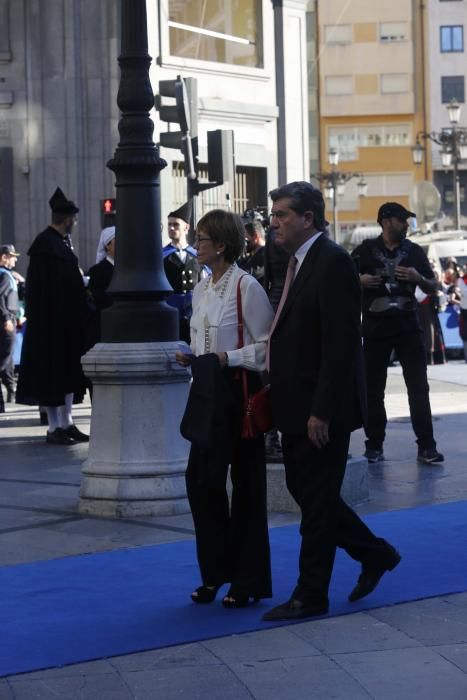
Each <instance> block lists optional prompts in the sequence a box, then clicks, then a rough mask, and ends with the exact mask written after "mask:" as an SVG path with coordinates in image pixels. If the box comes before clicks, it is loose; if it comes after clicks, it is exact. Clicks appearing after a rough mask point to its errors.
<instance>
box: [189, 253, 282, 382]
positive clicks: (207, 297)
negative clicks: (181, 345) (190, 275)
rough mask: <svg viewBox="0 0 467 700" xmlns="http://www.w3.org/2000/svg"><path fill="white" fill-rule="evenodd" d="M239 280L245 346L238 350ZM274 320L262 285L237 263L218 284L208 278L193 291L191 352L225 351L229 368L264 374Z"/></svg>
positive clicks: (198, 353) (202, 353) (199, 353)
mask: <svg viewBox="0 0 467 700" xmlns="http://www.w3.org/2000/svg"><path fill="white" fill-rule="evenodd" d="M240 277H242V281H241V286H240V290H241V295H242V312H243V342H244V347H242V348H239V349H236V348H237V345H238V320H237V284H238V280H239V278H240ZM273 317H274V312H273V310H272V307H271V304H270V303H269V299H268V297H267V295H266V292H265V291H264V289H263V288H262V286H261V285H260V284H259V282H257V281H256V280H255V278H254V277H252V276H251V275H249V274H246V273H245V272H244V271H243V270H240V268H239V267H237V265H236V264H234V265H232V267H230V268H229V269H228V270H227V271H226V272H225V273H224V275H223V276H222V277H221V278H220V280H219V281H218V282H216V284H213V283H212V278H211V276H209V277H208V278H206V279H204V280H201V281H200V282H198V284H197V285H196V287H195V288H194V290H193V314H192V316H191V320H190V327H191V349H192V350H193V352H194V354H195V355H204V354H205V353H207V352H226V353H227V355H228V358H229V367H244V368H245V369H251V370H256V371H259V372H261V371H263V370H264V369H265V366H266V344H267V340H268V333H269V328H270V326H271V323H272V319H273Z"/></svg>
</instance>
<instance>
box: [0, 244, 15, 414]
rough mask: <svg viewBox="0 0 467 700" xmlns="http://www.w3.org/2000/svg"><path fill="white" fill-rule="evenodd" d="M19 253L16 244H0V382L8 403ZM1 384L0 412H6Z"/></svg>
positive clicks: (12, 389)
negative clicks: (14, 272)
mask: <svg viewBox="0 0 467 700" xmlns="http://www.w3.org/2000/svg"><path fill="white" fill-rule="evenodd" d="M18 256H19V253H17V252H16V250H15V246H14V245H11V244H6V245H2V246H0V382H1V384H3V385H4V387H5V388H6V391H7V395H6V403H12V402H13V401H14V400H15V367H14V362H13V353H14V349H15V338H16V321H17V317H18V313H19V298H18V283H17V280H16V277H15V275H14V274H13V268H14V267H15V265H16V260H17V259H18ZM1 384H0V413H5V401H4V399H3V393H2V388H1Z"/></svg>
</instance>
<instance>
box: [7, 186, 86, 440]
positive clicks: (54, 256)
mask: <svg viewBox="0 0 467 700" xmlns="http://www.w3.org/2000/svg"><path fill="white" fill-rule="evenodd" d="M49 206H50V208H51V210H52V223H51V225H50V226H48V227H47V228H46V229H45V230H44V231H42V233H40V234H39V235H38V236H37V237H36V238H35V240H34V241H33V243H32V245H31V247H30V249H29V251H28V255H29V267H28V272H27V275H26V318H27V324H26V332H25V335H24V341H23V348H22V354H21V365H20V372H19V378H18V388H17V402H18V403H23V404H27V405H32V406H41V407H45V410H46V412H47V418H48V425H49V428H48V431H47V434H46V442H47V443H48V444H54V445H72V444H74V443H75V442H88V441H89V437H88V436H87V435H85V434H84V433H82V432H81V431H80V430H79V429H78V428H77V427H76V425H74V423H73V418H72V406H73V400H75V402H81V401H82V400H83V396H84V393H85V390H86V381H85V377H84V374H83V371H82V369H81V355H82V354H83V352H84V350H85V324H86V321H87V315H88V312H89V311H88V305H87V302H86V293H85V288H84V283H83V277H82V275H81V272H80V270H79V266H78V260H77V258H76V256H75V254H74V253H73V251H72V250H71V249H70V246H69V244H68V239H69V237H70V236H71V233H72V230H73V227H74V225H75V223H76V215H77V213H78V211H79V210H78V207H77V206H76V205H75V204H74V203H73V202H72V201H70V200H68V199H67V198H66V197H65V195H64V194H63V192H62V190H61V189H60V188H59V187H57V189H56V190H55V192H54V194H53V195H52V197H51V198H50V200H49Z"/></svg>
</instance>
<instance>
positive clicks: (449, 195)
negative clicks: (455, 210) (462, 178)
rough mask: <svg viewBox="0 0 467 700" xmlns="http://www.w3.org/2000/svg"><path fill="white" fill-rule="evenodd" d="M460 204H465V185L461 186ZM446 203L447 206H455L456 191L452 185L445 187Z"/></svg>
mask: <svg viewBox="0 0 467 700" xmlns="http://www.w3.org/2000/svg"><path fill="white" fill-rule="evenodd" d="M459 194H460V197H459V202H465V187H464V185H462V184H461V185H460V186H459ZM444 201H445V202H447V204H454V189H453V186H452V185H444Z"/></svg>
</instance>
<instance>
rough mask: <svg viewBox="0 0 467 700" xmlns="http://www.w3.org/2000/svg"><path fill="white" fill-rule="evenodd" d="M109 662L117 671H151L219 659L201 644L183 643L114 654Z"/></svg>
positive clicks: (207, 664)
mask: <svg viewBox="0 0 467 700" xmlns="http://www.w3.org/2000/svg"><path fill="white" fill-rule="evenodd" d="M109 663H110V664H111V665H112V667H113V668H115V669H116V670H117V671H118V672H119V673H123V672H132V671H152V670H156V669H164V668H167V669H173V668H174V667H177V668H183V667H190V666H195V667H196V666H218V665H220V664H221V661H219V659H217V658H216V657H215V656H214V655H213V654H211V652H210V651H209V650H208V649H205V648H204V646H203V645H201V644H183V645H181V646H175V647H168V648H167V649H153V650H152V651H143V652H141V653H139V654H125V655H123V656H114V657H113V658H111V659H109Z"/></svg>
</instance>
